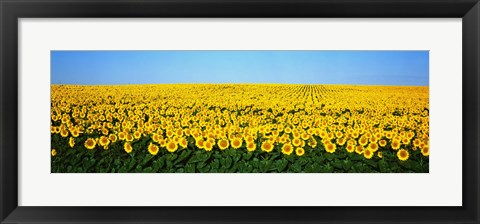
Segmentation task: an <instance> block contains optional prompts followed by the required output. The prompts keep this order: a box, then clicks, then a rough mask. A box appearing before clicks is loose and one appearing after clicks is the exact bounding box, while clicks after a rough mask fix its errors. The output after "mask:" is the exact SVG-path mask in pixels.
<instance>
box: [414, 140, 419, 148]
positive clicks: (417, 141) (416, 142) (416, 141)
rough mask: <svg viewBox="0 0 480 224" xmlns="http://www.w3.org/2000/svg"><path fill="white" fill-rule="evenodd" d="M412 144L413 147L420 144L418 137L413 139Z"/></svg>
mask: <svg viewBox="0 0 480 224" xmlns="http://www.w3.org/2000/svg"><path fill="white" fill-rule="evenodd" d="M413 146H415V147H418V146H420V139H418V138H417V139H415V140H413Z"/></svg>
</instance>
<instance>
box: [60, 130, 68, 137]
mask: <svg viewBox="0 0 480 224" xmlns="http://www.w3.org/2000/svg"><path fill="white" fill-rule="evenodd" d="M60 135H61V136H62V137H64V138H66V137H67V136H68V131H67V130H66V129H63V130H61V131H60Z"/></svg>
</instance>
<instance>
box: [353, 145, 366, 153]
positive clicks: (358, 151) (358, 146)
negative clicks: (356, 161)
mask: <svg viewBox="0 0 480 224" xmlns="http://www.w3.org/2000/svg"><path fill="white" fill-rule="evenodd" d="M363 150H364V148H363V146H362V145H357V148H356V149H355V152H356V153H357V154H359V155H360V154H362V153H363Z"/></svg>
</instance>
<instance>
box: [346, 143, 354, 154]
mask: <svg viewBox="0 0 480 224" xmlns="http://www.w3.org/2000/svg"><path fill="white" fill-rule="evenodd" d="M346 149H347V152H349V153H352V152H353V151H355V146H354V145H351V144H348V145H347V148H346Z"/></svg>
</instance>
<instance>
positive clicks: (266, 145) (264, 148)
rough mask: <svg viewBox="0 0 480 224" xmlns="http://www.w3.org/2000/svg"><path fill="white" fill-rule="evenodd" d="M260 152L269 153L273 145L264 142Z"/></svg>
mask: <svg viewBox="0 0 480 224" xmlns="http://www.w3.org/2000/svg"><path fill="white" fill-rule="evenodd" d="M261 148H262V151H265V152H271V151H272V150H273V144H272V143H271V142H269V141H264V142H263V143H262V147H261Z"/></svg>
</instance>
